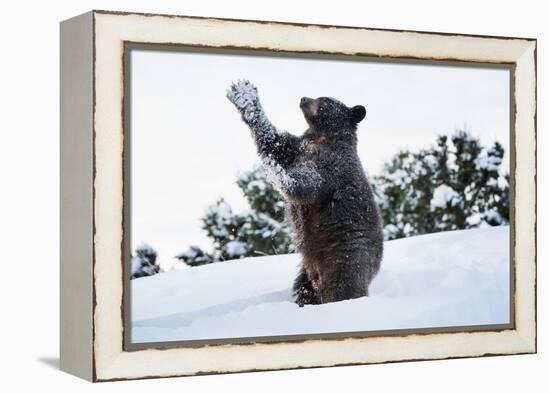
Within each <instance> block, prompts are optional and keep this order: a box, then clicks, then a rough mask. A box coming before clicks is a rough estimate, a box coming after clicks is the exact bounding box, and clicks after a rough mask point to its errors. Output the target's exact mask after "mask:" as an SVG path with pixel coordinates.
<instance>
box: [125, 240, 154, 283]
mask: <svg viewBox="0 0 550 393" xmlns="http://www.w3.org/2000/svg"><path fill="white" fill-rule="evenodd" d="M156 262H157V252H156V251H155V250H154V249H153V247H151V246H150V245H148V244H145V243H142V244H140V245H138V246H137V247H136V250H135V253H134V255H132V259H131V275H130V279H131V280H132V279H134V278H138V277H146V276H152V275H154V274H157V273H158V272H159V271H160V267H159V265H157V263H156Z"/></svg>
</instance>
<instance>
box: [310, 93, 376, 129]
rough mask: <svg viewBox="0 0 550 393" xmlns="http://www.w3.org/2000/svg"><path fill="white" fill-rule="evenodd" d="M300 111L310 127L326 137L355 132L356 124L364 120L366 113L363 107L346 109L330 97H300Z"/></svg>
mask: <svg viewBox="0 0 550 393" xmlns="http://www.w3.org/2000/svg"><path fill="white" fill-rule="evenodd" d="M300 109H302V112H303V113H304V117H305V119H306V121H307V122H308V124H309V125H310V127H311V128H312V129H313V130H314V131H315V132H318V133H321V134H324V135H326V136H330V135H331V134H332V135H334V134H336V133H345V132H349V131H355V130H356V128H357V124H358V123H359V122H360V121H361V120H363V119H364V118H365V115H366V114H367V111H366V109H365V107H364V106H362V105H356V106H354V107H351V108H350V107H348V106H346V105H345V104H344V103H342V102H340V101H338V100H335V99H334V98H330V97H319V98H315V99H313V98H308V97H302V99H301V100H300Z"/></svg>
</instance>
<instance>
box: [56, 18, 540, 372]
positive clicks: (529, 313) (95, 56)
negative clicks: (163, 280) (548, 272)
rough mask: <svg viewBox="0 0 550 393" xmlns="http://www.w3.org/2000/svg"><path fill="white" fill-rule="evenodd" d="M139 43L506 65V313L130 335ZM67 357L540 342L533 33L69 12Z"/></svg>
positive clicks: (80, 364)
mask: <svg viewBox="0 0 550 393" xmlns="http://www.w3.org/2000/svg"><path fill="white" fill-rule="evenodd" d="M132 44H147V45H170V46H175V47H201V48H213V49H216V48H217V49H220V48H226V49H238V50H247V51H248V50H249V51H255V50H262V51H271V52H273V53H300V54H323V55H335V56H336V55H337V56H363V57H366V58H369V57H370V58H372V57H375V58H379V59H381V60H384V59H387V60H395V59H398V60H404V61H408V60H410V61H416V60H428V61H430V62H436V63H437V62H464V63H465V64H466V63H488V64H500V65H505V66H508V67H510V69H511V70H512V83H511V85H512V99H513V102H514V105H513V109H514V112H513V114H512V120H513V122H512V132H511V149H512V154H511V178H512V182H511V187H512V193H511V194H512V210H511V224H512V225H511V228H512V230H511V239H512V241H511V254H510V255H511V259H512V267H513V268H512V270H511V272H512V278H511V285H512V286H511V289H512V291H511V293H512V303H513V304H512V306H513V312H512V314H511V315H512V321H511V323H510V324H509V325H508V326H504V327H499V328H491V329H481V328H480V329H475V328H473V329H462V330H461V329H454V330H453V329H451V330H447V331H445V330H443V331H438V332H397V333H392V334H384V332H381V333H380V332H377V333H376V334H365V335H363V336H361V335H350V336H346V335H340V336H337V337H312V338H307V337H305V338H304V337H302V338H301V339H300V340H284V339H281V340H274V341H268V342H266V341H254V340H251V342H248V343H246V344H243V343H239V342H218V343H213V344H210V345H208V344H205V345H187V346H186V345H184V344H182V345H177V344H176V345H170V346H166V347H162V346H160V347H155V346H149V347H148V346H143V347H139V346H137V347H136V346H132V345H131V344H130V343H128V341H127V340H126V341H125V329H127V328H128V327H127V326H125V301H126V300H127V299H126V300H125V299H124V294H125V282H126V276H125V274H126V273H127V272H125V268H124V266H126V265H125V262H124V261H126V260H127V258H128V255H127V251H125V250H126V245H125V241H126V240H127V239H125V237H124V234H125V226H124V222H125V220H124V214H125V213H124V209H125V208H127V206H125V199H126V193H127V189H125V183H124V171H125V165H127V163H126V162H125V153H126V152H125V117H124V92H125V89H124V86H125V85H124V78H125V72H124V71H125V67H124V59H125V57H124V55H125V48H127V46H128V45H132ZM60 64H61V288H60V290H61V294H60V297H61V321H60V322H61V332H60V336H61V337H60V338H61V348H60V351H61V368H62V369H63V370H65V371H67V372H69V373H71V374H74V375H77V376H79V377H82V378H85V379H87V380H90V381H109V380H121V379H137V378H151V377H168V376H185V375H199V374H211V373H231V372H242V371H252V370H277V369H291V368H304V367H327V366H336V365H347V364H368V363H383V362H395V361H410V360H426V359H445V358H461V357H474V356H491V355H506V354H525V353H534V352H536V249H535V239H536V40H534V39H526V38H508V37H482V36H472V35H460V34H441V33H429V32H414V31H397V30H396V31H392V30H380V29H369V28H358V27H341V26H321V25H301V24H292V23H275V22H262V21H245V20H224V19H216V18H198V17H186V16H170V15H150V14H137V13H118V12H106V11H91V12H89V13H86V14H83V15H81V16H77V17H75V18H72V19H69V20H67V21H64V22H62V23H61V63H60Z"/></svg>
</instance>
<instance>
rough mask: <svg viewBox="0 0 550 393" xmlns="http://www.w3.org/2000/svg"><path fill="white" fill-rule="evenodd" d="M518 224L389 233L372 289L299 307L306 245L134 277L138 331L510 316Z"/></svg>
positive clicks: (254, 330) (158, 333)
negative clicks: (301, 250) (512, 237)
mask: <svg viewBox="0 0 550 393" xmlns="http://www.w3.org/2000/svg"><path fill="white" fill-rule="evenodd" d="M508 239H509V228H508V227H489V228H480V229H470V230H464V231H455V232H442V233H437V234H431V235H424V236H416V237H411V238H406V239H400V240H394V241H389V242H386V244H385V254H384V260H383V261H382V268H381V270H380V272H379V274H378V276H377V277H376V278H375V280H374V281H373V282H372V284H371V287H370V296H369V297H365V298H360V299H354V300H347V301H342V302H338V303H331V304H323V305H317V306H305V307H303V308H299V307H298V306H297V305H296V304H294V303H293V301H292V290H291V287H292V282H293V280H294V277H295V275H296V271H297V266H298V264H299V256H298V255H279V256H270V257H258V258H247V259H241V260H235V261H229V262H221V263H215V264H212V265H206V266H201V267H194V268H190V269H184V270H174V271H170V272H167V273H161V274H157V275H155V276H152V277H144V278H138V279H135V280H132V281H131V283H132V341H133V342H136V343H137V342H161V341H180V340H197V339H215V338H231V337H254V336H256V337H257V336H279V335H299V334H313V333H334V332H352V331H369V330H391V329H410V328H426V327H443V326H465V325H488V324H504V323H508V321H509V251H508V250H509V240H508Z"/></svg>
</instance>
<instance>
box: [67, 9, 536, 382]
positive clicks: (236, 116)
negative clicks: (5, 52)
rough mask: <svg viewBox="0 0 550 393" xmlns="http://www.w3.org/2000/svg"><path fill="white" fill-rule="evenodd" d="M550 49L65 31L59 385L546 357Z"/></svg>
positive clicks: (120, 22)
mask: <svg viewBox="0 0 550 393" xmlns="http://www.w3.org/2000/svg"><path fill="white" fill-rule="evenodd" d="M535 155H536V40H534V39H528V38H510V37H487V36H473V35H461V34H442V33H430V32H414V31H397V30H381V29H370V28H362V27H344V26H325V25H303V24H293V23H275V22H264V21H249V20H225V19H216V18H199V17H185V16H170V15H151V14H137V13H118V12H106V11H92V12H89V13H87V14H84V15H81V16H77V17H75V18H73V19H69V20H67V21H64V22H62V23H61V295H60V297H61V332H60V335H61V349H60V351H61V368H62V369H63V370H65V371H67V372H70V373H72V374H75V375H78V376H80V377H83V378H86V379H88V380H91V381H109V380H120V379H136V378H150V377H165V376H184V375H200V374H210V373H230V372H242V371H249V370H278V369H289V368H304V367H326V366H336V365H346V364H368V363H382V362H395V361H408V360H426V359H446V358H461V357H474V356H489V355H506V354H525V353H534V352H536V307H535V303H536V302H535V296H536V253H535V235H536V193H535V191H536V158H535Z"/></svg>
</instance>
